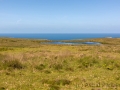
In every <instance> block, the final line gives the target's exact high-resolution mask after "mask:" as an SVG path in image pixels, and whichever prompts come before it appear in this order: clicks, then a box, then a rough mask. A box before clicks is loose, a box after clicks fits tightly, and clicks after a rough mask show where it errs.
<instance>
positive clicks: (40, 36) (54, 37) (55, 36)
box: [0, 33, 120, 40]
mask: <svg viewBox="0 0 120 90" xmlns="http://www.w3.org/2000/svg"><path fill="white" fill-rule="evenodd" d="M0 37H10V38H28V39H48V40H74V39H90V38H106V37H109V38H111V37H112V38H120V33H118V34H115V33H114V34H112V33H111V34H109V33H103V34H98V33H96V34H87V33H86V34H0Z"/></svg>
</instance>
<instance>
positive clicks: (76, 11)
mask: <svg viewBox="0 0 120 90" xmlns="http://www.w3.org/2000/svg"><path fill="white" fill-rule="evenodd" d="M0 33H120V0H0Z"/></svg>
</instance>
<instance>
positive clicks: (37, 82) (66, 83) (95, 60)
mask: <svg viewBox="0 0 120 90" xmlns="http://www.w3.org/2000/svg"><path fill="white" fill-rule="evenodd" d="M46 41H47V40H33V39H13V38H0V90H120V39H119V38H116V39H113V38H104V39H102V38H101V39H90V40H86V41H95V42H101V43H102V44H101V45H47V44H40V42H46Z"/></svg>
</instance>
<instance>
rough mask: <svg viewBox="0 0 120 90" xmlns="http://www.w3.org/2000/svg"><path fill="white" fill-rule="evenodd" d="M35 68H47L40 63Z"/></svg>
mask: <svg viewBox="0 0 120 90" xmlns="http://www.w3.org/2000/svg"><path fill="white" fill-rule="evenodd" d="M35 68H36V69H38V70H43V69H45V65H44V64H40V65H38V66H36V67H35Z"/></svg>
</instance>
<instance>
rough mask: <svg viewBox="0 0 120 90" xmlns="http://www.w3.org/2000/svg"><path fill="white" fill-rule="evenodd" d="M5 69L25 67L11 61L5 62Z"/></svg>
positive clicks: (18, 62)
mask: <svg viewBox="0 0 120 90" xmlns="http://www.w3.org/2000/svg"><path fill="white" fill-rule="evenodd" d="M3 65H4V67H5V68H11V69H23V68H24V67H25V66H24V65H23V64H22V63H21V62H20V61H18V60H10V61H7V60H6V61H5V62H4V64H3Z"/></svg>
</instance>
